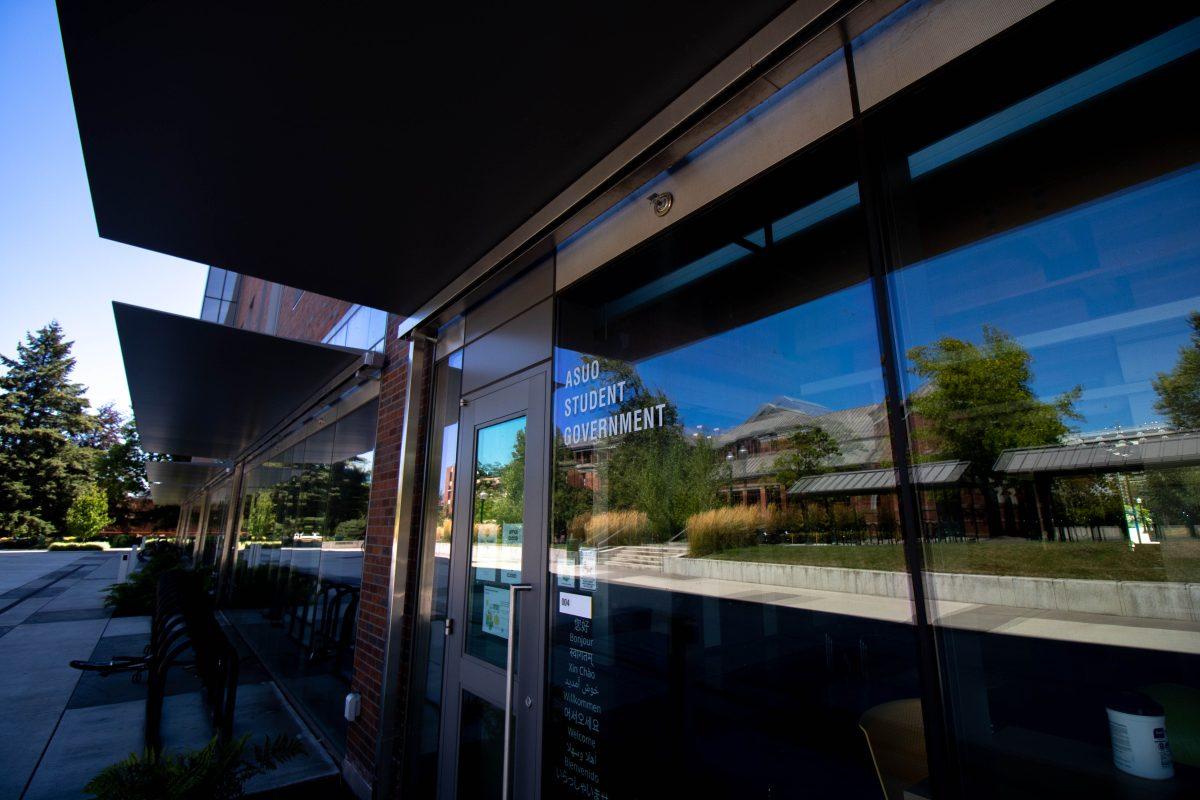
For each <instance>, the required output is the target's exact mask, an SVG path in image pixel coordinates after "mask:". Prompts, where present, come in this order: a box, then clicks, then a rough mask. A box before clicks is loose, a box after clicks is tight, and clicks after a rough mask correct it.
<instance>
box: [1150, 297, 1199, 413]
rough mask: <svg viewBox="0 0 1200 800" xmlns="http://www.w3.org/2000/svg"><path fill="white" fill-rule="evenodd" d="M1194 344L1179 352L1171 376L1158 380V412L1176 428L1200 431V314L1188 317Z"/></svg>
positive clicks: (1164, 375)
mask: <svg viewBox="0 0 1200 800" xmlns="http://www.w3.org/2000/svg"><path fill="white" fill-rule="evenodd" d="M1188 324H1189V325H1191V326H1192V336H1191V342H1190V343H1189V344H1187V345H1185V346H1183V347H1181V348H1180V349H1179V360H1178V361H1177V362H1175V368H1174V369H1172V370H1171V371H1170V372H1160V373H1158V377H1157V378H1155V379H1154V381H1153V385H1154V391H1155V392H1157V393H1158V400H1157V402H1155V404H1154V408H1155V409H1156V410H1157V411H1159V412H1160V413H1162V414H1166V415H1167V418H1168V419H1169V420H1171V424H1172V425H1174V426H1175V427H1176V428H1183V429H1190V428H1200V311H1193V312H1192V313H1191V314H1190V315H1189V316H1188Z"/></svg>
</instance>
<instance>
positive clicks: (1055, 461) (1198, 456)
mask: <svg viewBox="0 0 1200 800" xmlns="http://www.w3.org/2000/svg"><path fill="white" fill-rule="evenodd" d="M1197 464H1200V431H1180V432H1171V433H1153V434H1141V435H1137V436H1127V437H1122V438H1119V439H1109V440H1105V441H1098V442H1080V443H1078V444H1068V445H1058V446H1053V447H1026V448H1021V449H1013V450H1005V451H1004V452H1003V453H1001V454H1000V457H999V458H998V459H996V464H995V466H994V467H992V469H994V470H995V471H996V472H1004V473H1008V474H1010V475H1058V474H1070V473H1081V474H1082V473H1089V472H1092V473H1096V472H1122V471H1125V470H1141V469H1146V468H1148V467H1153V468H1155V469H1170V468H1172V467H1188V466H1194V465H1197Z"/></svg>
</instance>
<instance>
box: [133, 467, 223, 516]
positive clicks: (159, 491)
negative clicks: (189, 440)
mask: <svg viewBox="0 0 1200 800" xmlns="http://www.w3.org/2000/svg"><path fill="white" fill-rule="evenodd" d="M232 469H233V467H232V465H230V464H229V463H227V462H222V461H151V462H149V463H148V464H146V478H147V479H148V480H149V481H150V497H151V498H153V500H154V502H155V504H156V505H160V506H168V505H179V504H180V503H182V502H183V501H184V500H186V499H187V498H188V495H190V494H191V493H192V492H194V491H195V490H197V489H199V488H200V487H202V486H204V485H205V484H206V483H208V482H209V481H210V480H212V479H213V478H215V477H217V476H218V475H222V474H225V473H228V472H231V471H232Z"/></svg>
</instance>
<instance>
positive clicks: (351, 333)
mask: <svg viewBox="0 0 1200 800" xmlns="http://www.w3.org/2000/svg"><path fill="white" fill-rule="evenodd" d="M369 323H370V320H369V319H368V316H367V309H366V308H363V307H362V306H359V307H358V308H357V309H356V310H355V312H354V315H353V316H352V317H350V319H349V320H347V321H346V345H347V346H348V347H358V348H362V349H364V350H365V349H366V348H367V347H370V346H371V344H372V342H370V341H368V339H369V336H370V334H369V331H368V329H369Z"/></svg>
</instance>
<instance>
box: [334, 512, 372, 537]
mask: <svg viewBox="0 0 1200 800" xmlns="http://www.w3.org/2000/svg"><path fill="white" fill-rule="evenodd" d="M366 534H367V518H366V517H357V518H355V519H348V520H344V521H342V522H339V523H338V524H337V527H336V528H334V529H333V538H334V540H335V541H346V540H349V539H362V538H363V537H365V536H366Z"/></svg>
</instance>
